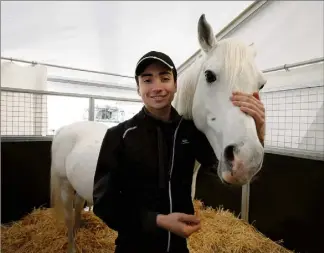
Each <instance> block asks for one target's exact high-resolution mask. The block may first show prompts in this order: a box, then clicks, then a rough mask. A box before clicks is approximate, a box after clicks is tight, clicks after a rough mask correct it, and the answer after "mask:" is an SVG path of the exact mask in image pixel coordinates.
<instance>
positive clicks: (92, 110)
mask: <svg viewBox="0 0 324 253" xmlns="http://www.w3.org/2000/svg"><path fill="white" fill-rule="evenodd" d="M88 118H89V121H94V118H95V100H94V98H89V117H88Z"/></svg>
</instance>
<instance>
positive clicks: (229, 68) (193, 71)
mask: <svg viewBox="0 0 324 253" xmlns="http://www.w3.org/2000/svg"><path fill="white" fill-rule="evenodd" d="M216 47H217V49H218V50H221V53H220V55H222V57H223V68H224V70H225V72H224V73H225V75H226V80H227V82H228V84H227V87H228V89H229V92H232V91H233V90H236V91H241V92H250V91H251V88H252V87H251V85H250V83H249V82H243V83H240V82H237V79H238V78H240V75H241V74H242V72H243V70H244V69H245V68H246V67H248V68H249V69H250V70H252V71H254V72H255V73H256V69H255V66H253V65H252V63H253V58H251V57H253V55H252V54H249V51H248V50H249V48H248V46H246V45H245V44H244V43H242V42H241V41H239V40H237V39H233V38H229V39H223V40H221V41H219V42H217V44H216V46H215V47H214V48H212V49H211V50H210V51H209V53H207V54H205V55H203V56H202V57H200V58H197V59H196V60H195V61H194V63H193V64H192V65H190V66H189V67H188V69H186V70H185V71H184V73H182V74H181V75H180V76H179V79H178V88H177V93H176V96H175V99H174V106H175V107H176V109H177V111H178V113H179V114H180V115H182V116H183V117H184V118H185V119H192V105H193V98H194V94H195V92H196V87H197V85H198V78H199V74H200V72H201V69H202V67H203V66H204V62H205V61H206V60H208V59H209V58H211V57H214V55H213V51H214V50H216Z"/></svg>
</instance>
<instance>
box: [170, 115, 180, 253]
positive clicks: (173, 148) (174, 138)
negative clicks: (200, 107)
mask: <svg viewBox="0 0 324 253" xmlns="http://www.w3.org/2000/svg"><path fill="white" fill-rule="evenodd" d="M181 121H182V118H181V119H180V122H179V124H178V126H177V128H176V130H175V133H174V137H173V147H172V162H171V168H170V171H169V180H168V181H169V202H170V213H172V195H171V177H172V171H173V165H174V151H175V142H176V138H177V132H178V129H179V127H180V124H181ZM170 241H171V232H170V231H168V247H167V252H169V250H170Z"/></svg>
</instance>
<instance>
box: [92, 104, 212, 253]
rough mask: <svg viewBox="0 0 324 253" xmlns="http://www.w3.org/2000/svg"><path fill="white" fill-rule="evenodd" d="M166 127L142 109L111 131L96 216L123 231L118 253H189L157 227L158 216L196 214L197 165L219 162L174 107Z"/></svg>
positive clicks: (97, 184)
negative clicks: (193, 194) (193, 193)
mask: <svg viewBox="0 0 324 253" xmlns="http://www.w3.org/2000/svg"><path fill="white" fill-rule="evenodd" d="M171 118H172V120H171V121H169V122H163V121H161V120H158V119H155V118H154V117H153V116H151V115H150V114H149V113H148V112H147V111H146V110H145V108H144V107H143V109H142V110H141V111H140V112H139V113H137V114H136V115H135V116H134V117H133V118H131V119H129V120H126V121H124V122H122V123H120V124H119V125H117V126H114V127H111V128H109V129H108V130H107V133H106V135H105V137H104V139H103V143H102V147H101V150H100V154H99V159H98V164H97V169H96V173H95V177H94V192H93V196H94V199H93V200H94V206H93V211H94V213H95V214H96V215H97V216H98V217H99V218H101V219H102V220H103V221H104V222H105V223H106V224H107V225H108V226H109V227H110V228H111V229H114V230H116V231H118V238H117V239H116V252H122V253H124V252H125V253H126V252H127V253H146V252H150V253H151V252H154V253H159V252H177V253H182V252H189V251H188V249H187V242H186V239H185V238H182V237H179V236H177V235H175V234H173V233H170V232H169V231H166V230H164V229H162V228H159V227H157V224H156V216H157V215H158V214H169V213H172V212H181V213H186V214H194V208H193V203H192V199H191V183H192V176H193V168H194V163H195V160H197V161H198V162H200V163H201V164H202V165H203V167H206V168H212V167H214V166H215V165H216V164H217V158H216V156H215V154H214V152H213V150H212V148H211V146H210V144H209V142H208V140H207V138H206V137H205V135H204V134H203V133H201V132H200V131H199V130H198V129H197V128H196V127H195V125H194V123H193V121H189V120H185V119H183V118H182V117H181V116H179V114H178V113H177V112H176V111H175V109H174V108H172V117H171Z"/></svg>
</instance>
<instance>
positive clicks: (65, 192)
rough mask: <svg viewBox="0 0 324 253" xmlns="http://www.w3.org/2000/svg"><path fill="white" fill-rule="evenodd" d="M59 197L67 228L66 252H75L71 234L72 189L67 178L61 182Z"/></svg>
mask: <svg viewBox="0 0 324 253" xmlns="http://www.w3.org/2000/svg"><path fill="white" fill-rule="evenodd" d="M61 198H62V201H63V206H64V218H65V224H66V226H67V229H68V251H67V252H68V253H76V250H75V243H74V234H73V217H74V215H73V199H74V190H73V188H72V186H71V184H70V183H69V182H68V180H64V181H63V182H61Z"/></svg>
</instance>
